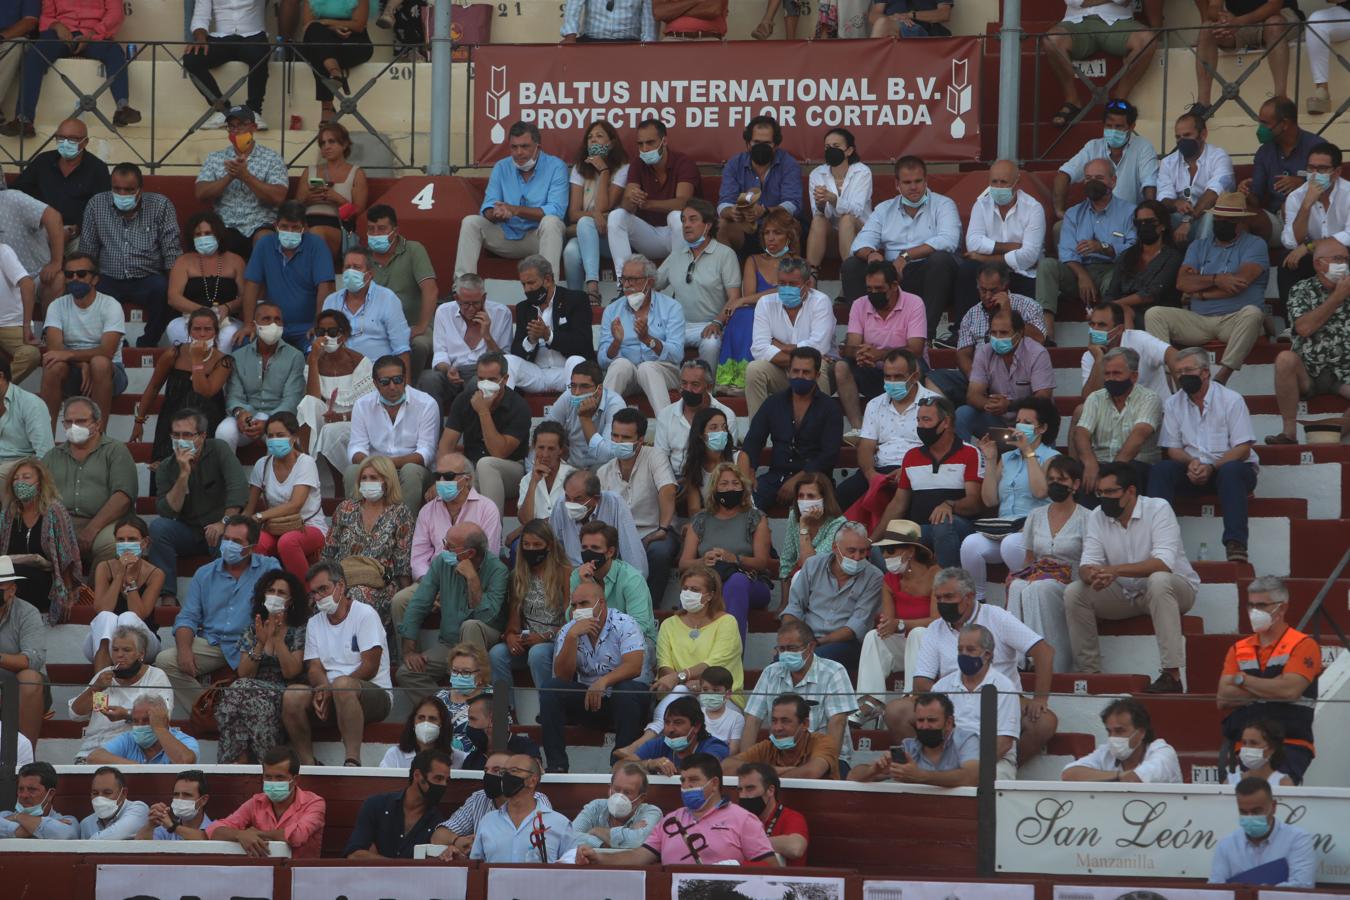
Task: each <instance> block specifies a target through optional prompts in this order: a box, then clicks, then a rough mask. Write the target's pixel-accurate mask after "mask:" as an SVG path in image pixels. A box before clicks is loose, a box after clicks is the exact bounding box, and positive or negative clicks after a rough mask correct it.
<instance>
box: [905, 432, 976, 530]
mask: <svg viewBox="0 0 1350 900" xmlns="http://www.w3.org/2000/svg"><path fill="white" fill-rule="evenodd" d="M900 468H901V469H902V470H903V472H902V473H901V475H900V481H899V482H898V485H897V486H898V487H899V489H900V490H904V491H911V492H913V493H912V495H911V496H910V499H909V512H908V516H909V518H910V519H912V520H913V521H915V522H927V521H928V518H929V516H931V515H932V514H933V510H934V509H936V508H937V507H938V505H939V504H941V503H943V502H944V501H947V500H951V501H953V502H955V501H957V500H960V499H961V498H962V497H964V496H965V495H966V483H967V482H971V481H973V482H976V483H977V484H978V483H979V482H981V481H983V480H984V457H982V456H981V455H980V451H978V450H976V449H975V448H974V447H973V446H971V445H970V444H957V445H955V446H954V447H952V450H951V452H950V453H948V454H947V455H946V456H944V457H943V458H942V459H935V458H934V457H933V455H932V453H931V452H930V451H929V449H928V448H927V447H915V448H914V449H913V450H911V451H909V452H908V453H906V454H905V458H904V459H903V460H901V462H900Z"/></svg>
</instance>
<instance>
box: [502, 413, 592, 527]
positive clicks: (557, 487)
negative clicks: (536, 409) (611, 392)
mask: <svg viewBox="0 0 1350 900" xmlns="http://www.w3.org/2000/svg"><path fill="white" fill-rule="evenodd" d="M564 399H566V398H564ZM567 454H568V442H567V430H566V429H565V428H563V427H562V425H561V424H560V423H558V422H554V421H551V420H549V419H545V420H544V421H542V422H540V423H539V424H538V425H536V426H534V439H533V441H532V442H531V443H530V466H529V471H528V472H526V473H525V477H524V478H522V479H520V490H519V492H518V496H519V497H520V504H519V506H518V507H517V510H516V519H517V521H519V522H520V523H521V525H527V524H529V523H530V522H533V521H534V520H535V519H548V517H549V516H551V515H552V514H553V507H555V506H557V505H558V504H559V503H561V502H563V485H564V484H565V483H566V481H567V476H568V475H571V474H572V473H573V472H575V471H576V469H575V468H573V467H572V466H571V465H569V464H568V463H567V462H566V459H567ZM515 538H516V534H515V533H513V534H510V535H508V536H507V539H506V541H505V543H507V544H511V543H513V542H514V541H515Z"/></svg>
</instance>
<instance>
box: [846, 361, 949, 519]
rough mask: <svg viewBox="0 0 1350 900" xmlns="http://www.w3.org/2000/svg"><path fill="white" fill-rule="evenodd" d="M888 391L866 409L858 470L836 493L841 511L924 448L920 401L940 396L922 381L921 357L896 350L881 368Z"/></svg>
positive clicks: (859, 445)
mask: <svg viewBox="0 0 1350 900" xmlns="http://www.w3.org/2000/svg"><path fill="white" fill-rule="evenodd" d="M881 371H882V377H883V378H884V381H883V382H882V384H883V387H884V388H885V390H884V392H883V393H882V394H881V395H880V396H878V397H873V398H872V399H871V400H870V401H869V402H868V404H867V408H866V409H865V410H863V421H862V430H861V432H860V433H859V438H858V470H857V471H856V472H854V473H853V474H852V475H850V476H849V477H848V478H846V479H845V480H844V481H843V483H841V484H840V485H839V487H838V489H837V490H836V491H835V495H836V497H837V498H838V500H839V508H840V509H848V508H849V507H850V506H852V505H853V504H854V503H855V502H857V501H858V500H859V499H861V497H862V496H863V494H865V493H867V489H868V487H870V486H871V484H872V479H874V478H875V477H876V476H878V475H888V474H890V473H891V472H894V471H896V470H897V469H899V468H900V463H901V461H902V460H903V459H904V458H905V454H906V453H908V452H909V451H910V450H913V449H914V448H915V447H918V446H920V445H921V442H920V441H919V434H918V431H917V430H916V429H917V422H916V414H917V413H918V411H919V401H920V400H922V399H923V398H925V397H935V396H937V395H936V394H935V393H934V392H933V391H930V390H929V389H928V388H926V387H924V386H923V384H922V382H921V380H920V378H919V358H918V357H917V356H915V355H914V354H913V353H911V352H909V351H908V350H904V349H898V350H892V351H891V352H890V353H888V354H887V355H886V359H885V361H884V362H883V363H882V367H881Z"/></svg>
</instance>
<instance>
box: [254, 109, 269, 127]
mask: <svg viewBox="0 0 1350 900" xmlns="http://www.w3.org/2000/svg"><path fill="white" fill-rule="evenodd" d="M253 124H255V125H257V126H258V130H259V131H266V130H267V123H266V122H265V121H263V117H262V113H254V114H253Z"/></svg>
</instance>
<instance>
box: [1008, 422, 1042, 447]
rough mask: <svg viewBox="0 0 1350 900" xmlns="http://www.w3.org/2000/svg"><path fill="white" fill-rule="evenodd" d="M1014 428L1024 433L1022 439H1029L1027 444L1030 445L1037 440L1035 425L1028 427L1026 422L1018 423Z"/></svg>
mask: <svg viewBox="0 0 1350 900" xmlns="http://www.w3.org/2000/svg"><path fill="white" fill-rule="evenodd" d="M1013 427H1014V428H1016V429H1017V430H1018V431H1020V432H1022V437H1024V438H1026V439H1027V443H1028V444H1030V443H1031V442H1032V441H1034V440H1036V426H1035V425H1028V424H1027V423H1026V422H1018V423H1017V424H1016V425H1014V426H1013Z"/></svg>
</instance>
